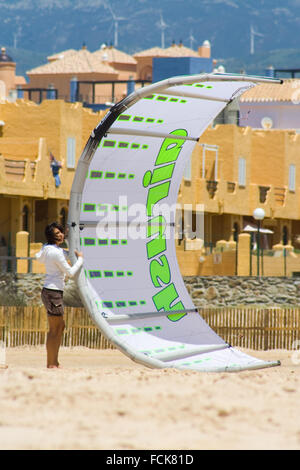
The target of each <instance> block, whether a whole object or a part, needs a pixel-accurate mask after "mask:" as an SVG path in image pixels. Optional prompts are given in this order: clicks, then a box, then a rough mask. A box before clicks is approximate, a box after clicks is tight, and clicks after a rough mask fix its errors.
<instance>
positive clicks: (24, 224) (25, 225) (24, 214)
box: [22, 205, 29, 232]
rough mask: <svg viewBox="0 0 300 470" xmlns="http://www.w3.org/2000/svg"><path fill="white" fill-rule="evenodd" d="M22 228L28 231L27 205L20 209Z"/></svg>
mask: <svg viewBox="0 0 300 470" xmlns="http://www.w3.org/2000/svg"><path fill="white" fill-rule="evenodd" d="M22 230H24V232H29V207H28V206H27V205H25V206H24V207H23V211H22Z"/></svg>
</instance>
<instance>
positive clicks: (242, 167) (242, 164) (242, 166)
mask: <svg viewBox="0 0 300 470" xmlns="http://www.w3.org/2000/svg"><path fill="white" fill-rule="evenodd" d="M238 183H239V186H246V159H245V158H242V157H241V158H239V175H238Z"/></svg>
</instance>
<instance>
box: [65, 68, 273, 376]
mask: <svg viewBox="0 0 300 470" xmlns="http://www.w3.org/2000/svg"><path fill="white" fill-rule="evenodd" d="M263 82H273V83H274V82H279V83H280V81H279V80H276V79H268V78H259V77H248V76H243V75H230V74H200V75H192V76H179V77H172V78H169V79H167V80H163V81H161V82H157V83H154V84H151V85H149V86H147V87H144V88H140V89H138V90H136V91H134V92H133V93H131V94H130V95H129V96H127V97H126V98H124V99H123V100H122V101H120V102H119V103H117V104H116V105H114V106H113V107H112V108H111V109H110V110H109V111H108V112H107V114H106V115H105V117H104V118H103V119H102V121H101V122H100V123H99V124H98V126H97V127H96V128H95V129H94V130H93V131H92V133H91V136H90V138H89V139H88V142H87V144H86V146H85V148H84V150H83V152H82V155H81V157H80V159H79V162H78V166H77V169H76V173H75V177H74V181H73V185H72V190H71V197H70V204H69V220H68V225H69V246H70V253H71V254H72V253H73V251H74V249H77V250H81V251H83V255H84V269H83V270H82V271H81V272H80V274H79V275H78V277H77V279H76V282H77V286H78V290H79V293H80V296H81V298H82V302H83V304H84V306H85V308H86V309H87V310H88V312H89V314H90V316H91V317H92V319H93V321H94V322H95V323H96V325H97V326H98V327H99V329H100V330H101V332H102V334H103V335H104V336H105V337H106V338H107V339H108V340H109V341H110V342H111V343H112V344H113V345H114V346H115V347H117V348H118V349H120V350H121V351H122V352H123V353H124V354H126V355H127V356H128V357H130V358H131V359H132V360H134V361H135V362H138V363H140V364H143V365H146V366H148V367H152V368H176V369H189V370H197V371H203V372H221V371H231V372H232V371H240V370H251V369H259V368H264V367H272V366H276V365H279V364H280V363H279V362H278V361H274V362H272V361H270V362H266V361H263V360H260V359H257V358H254V357H252V356H249V355H247V354H245V353H244V352H242V351H240V350H238V349H236V348H235V347H232V346H231V345H230V344H228V343H226V342H225V341H224V340H223V339H222V338H221V337H220V336H218V335H217V334H216V333H215V332H214V331H213V330H212V328H210V326H209V325H208V324H207V323H206V322H205V321H204V319H203V318H202V317H201V316H200V315H199V313H198V311H197V308H196V307H195V305H194V304H193V301H192V299H191V297H190V295H189V294H188V292H187V289H186V287H185V284H184V281H183V279H182V276H181V273H180V270H179V266H178V263H177V259H176V250H175V241H174V240H175V230H176V220H175V217H176V215H175V211H174V210H172V208H173V207H174V205H175V204H176V201H177V195H178V190H179V186H180V183H181V180H182V175H183V172H184V170H185V166H186V164H187V162H188V159H189V158H190V155H191V153H192V151H193V148H194V146H195V144H196V143H197V142H198V141H199V137H200V136H201V134H202V133H203V132H204V131H205V129H206V128H207V127H208V125H209V124H210V123H211V122H212V121H213V120H214V118H215V117H216V116H217V115H218V114H219V113H220V112H221V111H222V110H223V109H224V108H225V107H226V106H227V105H228V104H229V103H231V101H232V100H233V99H236V98H238V97H239V96H240V95H241V94H242V93H244V92H245V91H246V90H247V89H249V88H251V87H253V86H255V85H257V84H259V83H263ZM71 256H72V255H71ZM71 259H72V258H71ZM72 261H75V259H72Z"/></svg>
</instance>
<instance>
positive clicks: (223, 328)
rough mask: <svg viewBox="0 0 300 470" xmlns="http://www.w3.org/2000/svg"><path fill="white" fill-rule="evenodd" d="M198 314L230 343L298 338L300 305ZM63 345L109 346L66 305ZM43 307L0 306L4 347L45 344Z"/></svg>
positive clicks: (283, 342) (261, 346) (265, 345)
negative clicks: (297, 306)
mask: <svg viewBox="0 0 300 470" xmlns="http://www.w3.org/2000/svg"><path fill="white" fill-rule="evenodd" d="M199 313H200V315H201V316H202V317H203V318H204V319H205V320H206V321H207V323H208V324H209V325H210V326H211V328H212V329H213V330H215V331H216V333H217V334H219V335H220V336H221V337H222V338H223V339H224V340H225V341H227V342H228V343H230V344H231V345H232V346H239V347H244V348H250V349H256V350H267V349H290V350H291V349H294V348H295V344H296V343H295V341H297V340H299V339H300V308H275V307H274V308H258V307H256V308H249V307H240V308H238V307H234V308H229V307H224V308H211V309H209V308H203V309H199ZM64 319H65V323H66V328H65V331H64V335H63V339H62V345H63V346H85V347H88V348H96V349H107V348H113V346H112V345H111V344H110V343H109V341H108V340H107V339H106V338H105V337H104V336H103V335H102V334H101V332H100V331H99V329H98V328H97V327H96V326H95V325H94V324H93V322H92V320H91V318H90V317H89V315H88V313H87V312H86V311H85V310H84V309H83V308H73V307H66V308H65V315H64ZM47 329H48V326H47V316H46V313H45V309H44V307H39V306H32V307H30V306H27V307H0V341H5V344H6V346H10V347H13V346H21V345H40V344H45V342H46V337H47Z"/></svg>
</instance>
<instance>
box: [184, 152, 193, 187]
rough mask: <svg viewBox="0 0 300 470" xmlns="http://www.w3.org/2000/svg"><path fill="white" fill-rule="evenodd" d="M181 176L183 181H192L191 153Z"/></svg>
mask: <svg viewBox="0 0 300 470" xmlns="http://www.w3.org/2000/svg"><path fill="white" fill-rule="evenodd" d="M183 177H184V179H185V181H192V156H191V155H190V157H189V159H188V162H187V164H186V166H185V169H184V174H183Z"/></svg>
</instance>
